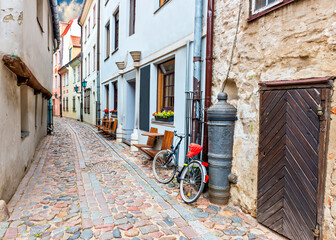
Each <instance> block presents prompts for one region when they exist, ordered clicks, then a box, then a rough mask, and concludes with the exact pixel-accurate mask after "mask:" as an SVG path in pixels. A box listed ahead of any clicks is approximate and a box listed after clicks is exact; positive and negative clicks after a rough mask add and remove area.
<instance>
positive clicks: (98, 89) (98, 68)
mask: <svg viewBox="0 0 336 240" xmlns="http://www.w3.org/2000/svg"><path fill="white" fill-rule="evenodd" d="M97 17H98V19H97V24H98V26H97V106H96V107H97V108H98V111H97V112H98V114H96V124H98V119H99V118H100V57H99V55H100V42H99V41H100V0H98V14H97Z"/></svg>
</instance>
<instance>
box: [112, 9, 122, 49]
mask: <svg viewBox="0 0 336 240" xmlns="http://www.w3.org/2000/svg"><path fill="white" fill-rule="evenodd" d="M113 18H114V50H117V49H118V48H119V19H120V16H119V7H118V8H117V10H116V11H115V12H114V14H113Z"/></svg>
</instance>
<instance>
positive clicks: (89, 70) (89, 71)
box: [88, 53, 91, 75]
mask: <svg viewBox="0 0 336 240" xmlns="http://www.w3.org/2000/svg"><path fill="white" fill-rule="evenodd" d="M88 73H89V75H90V73H91V68H90V53H89V54H88Z"/></svg>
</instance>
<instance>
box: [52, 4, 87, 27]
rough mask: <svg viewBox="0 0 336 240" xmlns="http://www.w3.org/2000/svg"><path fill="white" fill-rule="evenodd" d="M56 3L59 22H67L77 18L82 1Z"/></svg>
mask: <svg viewBox="0 0 336 240" xmlns="http://www.w3.org/2000/svg"><path fill="white" fill-rule="evenodd" d="M57 3H58V16H59V18H60V21H62V22H68V21H69V20H70V19H72V18H74V17H78V16H79V14H80V11H81V8H82V3H83V0H57Z"/></svg>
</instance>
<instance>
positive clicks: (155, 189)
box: [85, 125, 219, 239]
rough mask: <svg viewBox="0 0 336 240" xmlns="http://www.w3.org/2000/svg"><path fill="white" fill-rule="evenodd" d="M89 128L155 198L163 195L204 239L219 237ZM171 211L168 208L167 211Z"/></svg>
mask: <svg viewBox="0 0 336 240" xmlns="http://www.w3.org/2000/svg"><path fill="white" fill-rule="evenodd" d="M85 126H86V127H87V129H89V130H91V131H92V132H94V133H95V136H96V137H97V138H98V139H99V140H100V141H101V142H102V143H103V144H104V145H105V146H106V148H108V149H109V150H110V151H111V153H112V154H113V156H114V157H115V158H116V160H122V161H120V163H121V164H123V166H124V167H126V169H127V170H129V171H130V172H131V173H135V174H136V175H134V177H135V178H136V179H137V180H138V181H139V183H140V184H141V185H142V186H143V187H144V188H145V189H146V191H147V192H148V193H149V194H150V195H151V196H152V197H153V198H154V199H155V198H157V197H158V196H161V197H162V198H163V199H164V200H165V201H166V202H168V203H170V204H171V205H172V207H173V208H174V209H175V210H176V211H177V213H178V214H179V215H180V216H181V217H182V218H183V219H184V220H186V221H187V222H188V223H189V224H190V226H191V227H192V228H193V229H194V230H195V231H196V232H197V233H198V234H200V235H201V237H202V238H203V239H219V238H217V237H216V236H215V235H213V234H212V233H210V231H209V230H208V229H207V228H206V227H205V226H204V225H203V224H202V223H201V222H200V221H198V220H197V219H196V218H195V217H194V215H192V214H191V213H190V212H189V211H188V210H187V209H186V208H185V207H183V206H182V205H181V204H179V203H178V202H177V201H176V200H175V199H173V198H172V197H171V196H170V195H169V194H168V193H167V192H166V191H165V190H163V189H162V188H161V187H160V186H159V185H158V184H157V183H156V182H155V181H154V180H152V179H150V178H149V177H148V176H147V175H146V174H145V173H144V172H143V171H142V170H141V169H140V168H139V167H138V166H137V165H136V164H135V163H133V162H130V161H129V160H128V159H127V157H126V156H125V155H124V154H122V153H120V152H119V151H117V150H116V149H115V148H116V147H114V146H112V145H111V144H110V143H109V142H107V141H106V140H105V139H104V138H102V137H101V136H99V135H98V134H97V132H96V131H95V130H94V129H93V128H92V127H91V126H88V125H85ZM168 212H169V211H167V210H166V213H167V214H169V213H168Z"/></svg>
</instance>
